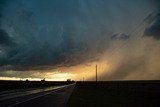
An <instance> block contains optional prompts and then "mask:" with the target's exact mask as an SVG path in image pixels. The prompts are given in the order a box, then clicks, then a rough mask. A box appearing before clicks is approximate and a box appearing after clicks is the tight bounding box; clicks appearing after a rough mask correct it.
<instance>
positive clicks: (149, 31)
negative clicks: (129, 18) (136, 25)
mask: <svg viewBox="0 0 160 107" xmlns="http://www.w3.org/2000/svg"><path fill="white" fill-rule="evenodd" d="M150 19H151V18H150ZM148 20H149V19H148ZM151 22H152V23H151V25H150V26H149V27H148V28H146V29H145V31H144V36H149V37H153V38H155V39H157V40H159V39H160V13H157V14H156V16H155V17H154V20H152V21H151Z"/></svg>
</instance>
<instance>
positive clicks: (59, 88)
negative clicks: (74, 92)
mask: <svg viewBox="0 0 160 107" xmlns="http://www.w3.org/2000/svg"><path fill="white" fill-rule="evenodd" d="M75 84H76V83H73V84H69V85H65V86H61V87H57V88H56V89H55V90H54V91H51V92H47V93H45V94H42V95H39V96H35V97H32V98H30V99H27V100H24V101H21V102H17V103H14V104H12V105H10V106H9V107H14V106H16V105H18V104H22V103H25V102H27V101H30V100H33V99H36V98H39V97H43V96H45V95H48V94H51V93H53V92H56V91H59V90H61V89H62V88H65V87H69V86H72V85H75Z"/></svg>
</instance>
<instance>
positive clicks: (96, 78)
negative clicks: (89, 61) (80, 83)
mask: <svg viewBox="0 0 160 107" xmlns="http://www.w3.org/2000/svg"><path fill="white" fill-rule="evenodd" d="M97 80H98V76H97V64H96V83H97Z"/></svg>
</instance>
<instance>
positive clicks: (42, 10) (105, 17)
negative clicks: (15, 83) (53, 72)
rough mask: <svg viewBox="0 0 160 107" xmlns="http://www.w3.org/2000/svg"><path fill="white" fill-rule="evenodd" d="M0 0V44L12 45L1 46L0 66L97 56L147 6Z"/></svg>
mask: <svg viewBox="0 0 160 107" xmlns="http://www.w3.org/2000/svg"><path fill="white" fill-rule="evenodd" d="M4 1H5V0H4ZM4 1H3V2H1V1H0V6H2V7H1V10H0V14H1V20H0V22H1V24H0V26H1V29H3V30H2V31H1V33H0V34H1V35H2V34H3V36H2V37H1V39H0V41H2V42H1V43H0V44H3V45H11V44H13V43H15V42H16V45H15V46H14V47H12V48H6V47H1V52H0V60H1V61H0V62H1V67H0V69H1V70H4V69H6V70H7V69H11V70H33V69H52V68H55V67H58V66H73V65H77V64H81V63H84V62H91V61H94V60H97V59H98V57H99V54H102V53H103V52H104V51H106V50H107V49H108V47H109V44H110V42H111V41H110V38H112V39H113V38H114V39H123V40H126V39H128V38H129V36H128V35H126V34H128V32H129V31H130V29H132V27H135V26H134V25H133V23H139V22H140V21H141V20H140V19H136V18H135V19H134V18H133V17H134V16H135V15H139V16H138V17H144V16H145V14H144V13H145V11H146V9H148V10H150V8H149V6H150V2H144V1H145V0H144V1H143V0H142V1H139V0H136V1H132V0H130V1H128V0H123V2H122V1H121V0H117V1H113V0H106V1H104V0H100V1H97V0H67V1H66V0H45V1H44V0H43V1H42V0H23V1H22V0H10V1H6V2H4ZM135 6H136V9H135ZM2 13H3V14H2ZM128 26H130V27H128ZM117 32H125V33H126V34H124V33H121V34H117ZM114 34H116V35H114ZM112 35H113V36H112ZM111 36H112V37H111ZM2 62H3V64H2Z"/></svg>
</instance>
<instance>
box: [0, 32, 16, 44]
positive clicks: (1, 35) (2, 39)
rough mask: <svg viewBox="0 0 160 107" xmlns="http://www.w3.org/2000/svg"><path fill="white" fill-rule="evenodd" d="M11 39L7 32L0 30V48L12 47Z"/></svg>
mask: <svg viewBox="0 0 160 107" xmlns="http://www.w3.org/2000/svg"><path fill="white" fill-rule="evenodd" d="M14 45H15V43H14V42H13V40H12V38H11V37H9V35H8V34H7V32H6V31H5V30H3V29H0V46H14Z"/></svg>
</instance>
